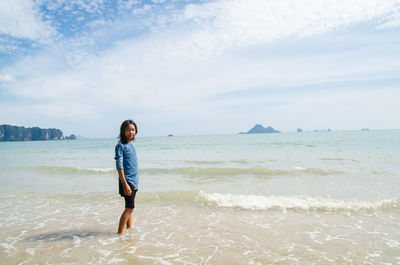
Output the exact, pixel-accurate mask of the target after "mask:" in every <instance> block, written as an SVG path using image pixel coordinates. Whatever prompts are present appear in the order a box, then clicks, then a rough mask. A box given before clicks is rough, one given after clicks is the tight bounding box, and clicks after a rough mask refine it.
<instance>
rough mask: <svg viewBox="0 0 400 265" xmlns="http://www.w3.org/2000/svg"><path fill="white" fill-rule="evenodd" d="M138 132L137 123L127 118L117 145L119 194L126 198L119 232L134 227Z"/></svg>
mask: <svg viewBox="0 0 400 265" xmlns="http://www.w3.org/2000/svg"><path fill="white" fill-rule="evenodd" d="M136 134H137V126H136V123H135V122H134V121H132V120H126V121H124V122H123V123H122V124H121V128H120V134H119V142H118V144H117V146H116V147H115V158H114V159H115V161H116V167H117V171H118V175H119V194H120V195H121V196H122V197H124V198H125V210H124V212H123V213H122V215H121V218H120V220H119V226H118V234H122V233H123V232H124V228H125V226H126V228H128V229H129V228H131V227H132V213H133V210H134V209H135V196H136V192H137V190H138V184H139V179H138V176H137V168H138V166H137V157H136V150H135V147H134V146H133V144H132V141H134V140H135V135H136Z"/></svg>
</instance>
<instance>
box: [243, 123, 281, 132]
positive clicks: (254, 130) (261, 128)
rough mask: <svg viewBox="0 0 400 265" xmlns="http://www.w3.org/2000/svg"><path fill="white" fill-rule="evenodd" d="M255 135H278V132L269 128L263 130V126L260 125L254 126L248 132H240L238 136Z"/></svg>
mask: <svg viewBox="0 0 400 265" xmlns="http://www.w3.org/2000/svg"><path fill="white" fill-rule="evenodd" d="M256 133H280V131H277V130H275V129H274V128H272V127H271V126H269V127H267V128H264V126H262V125H261V124H256V125H254V127H253V128H251V129H250V130H249V131H247V132H240V133H239V134H256Z"/></svg>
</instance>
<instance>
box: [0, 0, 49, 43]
mask: <svg viewBox="0 0 400 265" xmlns="http://www.w3.org/2000/svg"><path fill="white" fill-rule="evenodd" d="M0 34H5V35H9V36H12V37H14V38H23V39H29V40H32V41H36V42H40V43H49V41H50V40H51V39H52V38H53V37H54V36H55V35H56V34H57V32H56V30H55V29H54V28H53V27H52V26H51V25H50V24H49V23H48V22H45V21H43V20H42V18H41V14H40V12H39V10H38V7H37V6H36V5H35V4H34V2H33V1H32V0H2V1H0Z"/></svg>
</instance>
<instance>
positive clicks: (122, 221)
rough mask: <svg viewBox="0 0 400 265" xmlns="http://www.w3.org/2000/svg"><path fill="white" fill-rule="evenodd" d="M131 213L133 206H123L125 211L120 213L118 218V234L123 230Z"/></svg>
mask: <svg viewBox="0 0 400 265" xmlns="http://www.w3.org/2000/svg"><path fill="white" fill-rule="evenodd" d="M132 213H133V208H125V211H124V212H123V213H122V215H121V218H120V219H119V226H118V234H122V233H123V232H124V228H125V226H126V225H127V223H128V220H129V217H130V218H131V219H132ZM131 224H132V223H131Z"/></svg>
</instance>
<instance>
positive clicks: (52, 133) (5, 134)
mask: <svg viewBox="0 0 400 265" xmlns="http://www.w3.org/2000/svg"><path fill="white" fill-rule="evenodd" d="M46 140H76V136H75V135H74V134H71V135H70V136H66V137H64V135H63V132H62V131H61V130H59V129H54V128H52V129H41V128H39V127H32V128H25V127H23V126H13V125H6V124H3V125H0V142H6V141H10V142H13V141H46Z"/></svg>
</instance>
